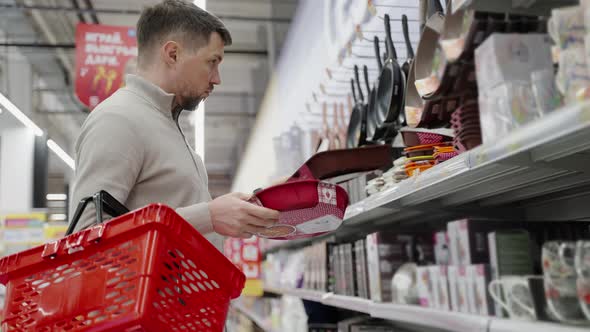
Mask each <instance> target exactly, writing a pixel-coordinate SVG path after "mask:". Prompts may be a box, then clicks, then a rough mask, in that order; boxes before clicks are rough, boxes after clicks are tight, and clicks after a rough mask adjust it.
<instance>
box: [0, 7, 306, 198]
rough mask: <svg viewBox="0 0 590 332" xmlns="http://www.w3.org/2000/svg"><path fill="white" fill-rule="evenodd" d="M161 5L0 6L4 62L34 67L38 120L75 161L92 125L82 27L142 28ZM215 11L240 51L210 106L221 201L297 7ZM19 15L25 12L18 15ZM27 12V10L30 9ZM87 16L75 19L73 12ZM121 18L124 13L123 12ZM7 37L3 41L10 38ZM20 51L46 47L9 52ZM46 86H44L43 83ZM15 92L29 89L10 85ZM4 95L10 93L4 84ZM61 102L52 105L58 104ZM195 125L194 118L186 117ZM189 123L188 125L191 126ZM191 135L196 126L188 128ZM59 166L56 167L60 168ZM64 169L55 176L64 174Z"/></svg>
mask: <svg viewBox="0 0 590 332" xmlns="http://www.w3.org/2000/svg"><path fill="white" fill-rule="evenodd" d="M157 2H158V1H157V0H149V1H141V0H126V1H117V0H35V1H32V0H11V1H1V2H0V6H2V9H1V10H0V40H1V44H0V45H2V46H0V57H3V58H13V59H14V58H20V57H21V56H24V58H25V59H26V61H29V62H30V63H32V65H33V68H34V71H35V73H36V75H38V77H39V78H40V80H35V81H36V84H35V86H34V87H33V91H34V94H33V97H34V100H35V102H34V113H33V114H31V115H30V116H31V117H32V118H33V119H34V121H35V122H37V123H38V124H39V125H40V126H41V127H43V128H47V130H48V132H49V135H50V136H51V137H52V138H54V139H55V140H56V141H57V142H58V143H60V145H62V146H64V148H66V149H67V150H68V151H69V152H70V153H72V154H73V145H74V142H75V139H76V137H77V135H78V131H79V128H80V126H81V124H82V123H83V121H84V119H85V116H86V115H85V113H84V112H83V111H82V107H80V105H79V104H78V103H77V101H76V100H75V98H74V97H73V95H72V93H71V91H72V90H73V88H72V82H73V79H72V77H73V76H72V71H73V68H74V66H75V60H74V50H73V49H72V48H70V47H60V48H55V47H49V46H48V44H49V45H56V44H57V45H62V46H71V45H72V44H73V43H74V33H75V26H76V24H77V23H78V22H81V21H84V22H87V23H96V22H98V23H100V24H108V25H123V26H124V25H127V26H132V25H135V23H136V21H137V19H138V17H139V14H138V13H139V11H140V10H141V9H142V7H143V6H144V5H149V4H153V3H157ZM207 5H208V7H207V9H208V10H209V11H210V12H212V13H214V14H216V15H218V16H219V17H220V18H221V19H222V20H224V22H225V23H226V25H227V27H228V28H229V30H230V31H231V32H232V35H233V40H234V44H233V45H232V46H231V47H228V48H227V51H228V54H227V55H226V58H225V60H224V63H223V64H222V67H221V76H222V85H221V86H220V87H219V88H217V89H216V90H215V93H214V94H213V95H212V96H211V97H210V98H209V99H208V100H207V103H206V117H205V128H206V131H205V149H206V150H205V163H206V166H207V169H208V172H209V174H210V184H211V187H210V190H211V192H212V194H213V196H217V195H219V194H223V193H225V192H227V191H228V190H229V187H230V184H231V179H232V176H233V173H234V171H235V169H236V167H237V165H236V163H237V162H238V160H239V159H240V154H241V152H242V151H243V149H244V144H245V142H246V141H247V138H248V135H249V132H250V128H251V126H252V124H253V122H254V119H255V116H256V113H257V111H258V108H259V105H260V102H261V100H262V97H263V95H264V91H265V89H266V85H267V82H268V80H269V78H270V76H271V71H272V69H273V67H274V63H275V61H276V59H277V57H278V55H279V52H280V49H281V45H282V43H283V41H284V40H285V37H286V34H287V31H288V28H289V24H290V21H291V18H292V17H293V15H294V13H295V10H296V8H297V0H209V1H208V4H207ZM17 7H18V8H17ZM23 7H25V8H23ZM76 7H77V8H81V9H83V10H82V11H74V10H72V9H73V8H76ZM118 11H120V12H118ZM2 32H3V33H2ZM2 35H3V36H2ZM18 43H37V44H45V46H46V47H22V46H20V47H8V46H7V45H14V44H18ZM41 81H42V82H43V83H39V82H41ZM5 84H8V87H4V88H5V89H6V88H7V89H8V90H10V89H21V88H26V87H22V86H18V84H14V83H11V82H10V81H9V82H5ZM0 87H2V85H1V84H0ZM55 98H57V100H58V101H59V102H51V100H55ZM185 118H188V117H185ZM185 121H186V120H185ZM183 127H184V128H185V130H187V131H188V133H187V135H191V134H192V133H193V132H192V127H191V125H190V121H186V123H184V126H183ZM52 164H55V163H52ZM56 168H59V167H51V169H50V171H52V172H59V171H60V170H59V169H56Z"/></svg>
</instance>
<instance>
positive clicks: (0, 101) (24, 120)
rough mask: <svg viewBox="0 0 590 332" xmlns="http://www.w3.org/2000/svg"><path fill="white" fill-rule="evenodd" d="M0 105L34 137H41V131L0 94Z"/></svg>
mask: <svg viewBox="0 0 590 332" xmlns="http://www.w3.org/2000/svg"><path fill="white" fill-rule="evenodd" d="M0 105H2V107H4V108H5V109H6V110H7V111H8V112H10V113H11V114H12V115H14V117H15V118H17V119H18V120H19V121H20V122H22V124H24V125H25V126H27V127H28V128H30V129H31V130H32V131H33V133H34V134H35V135H36V136H43V130H41V128H39V126H37V125H36V124H35V123H34V122H33V121H31V119H29V117H28V116H26V115H25V113H23V112H22V111H21V110H19V109H18V107H16V105H14V104H13V103H12V102H11V101H10V100H8V98H6V96H4V95H3V94H2V93H1V92H0Z"/></svg>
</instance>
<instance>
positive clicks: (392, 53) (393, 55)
mask: <svg viewBox="0 0 590 332" xmlns="http://www.w3.org/2000/svg"><path fill="white" fill-rule="evenodd" d="M385 45H386V46H387V57H388V58H390V59H397V54H396V52H395V48H394V47H393V39H391V25H390V24H389V14H385Z"/></svg>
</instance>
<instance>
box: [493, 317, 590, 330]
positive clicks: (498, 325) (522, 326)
mask: <svg viewBox="0 0 590 332" xmlns="http://www.w3.org/2000/svg"><path fill="white" fill-rule="evenodd" d="M515 331H530V332H588V331H590V325H588V326H571V325H564V324H557V323H550V322H538V321H518V320H511V319H501V318H493V317H492V318H491V320H490V328H489V332H515Z"/></svg>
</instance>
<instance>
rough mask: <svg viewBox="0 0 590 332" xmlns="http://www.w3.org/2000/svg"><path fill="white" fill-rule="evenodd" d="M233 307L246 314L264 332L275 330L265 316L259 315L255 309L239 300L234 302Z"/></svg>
mask: <svg viewBox="0 0 590 332" xmlns="http://www.w3.org/2000/svg"><path fill="white" fill-rule="evenodd" d="M231 305H232V307H233V308H234V309H236V310H238V311H239V312H241V313H242V314H244V315H246V316H247V317H248V318H249V319H250V320H251V321H252V322H254V324H256V325H257V326H258V327H260V328H261V329H262V330H263V331H264V332H275V331H274V330H273V329H272V327H271V326H270V324H269V322H267V320H265V319H264V318H262V317H260V316H258V315H257V314H256V313H255V312H254V311H252V310H251V309H249V308H247V307H246V306H245V305H244V304H242V303H240V302H239V300H238V301H235V302H232V304H231Z"/></svg>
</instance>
